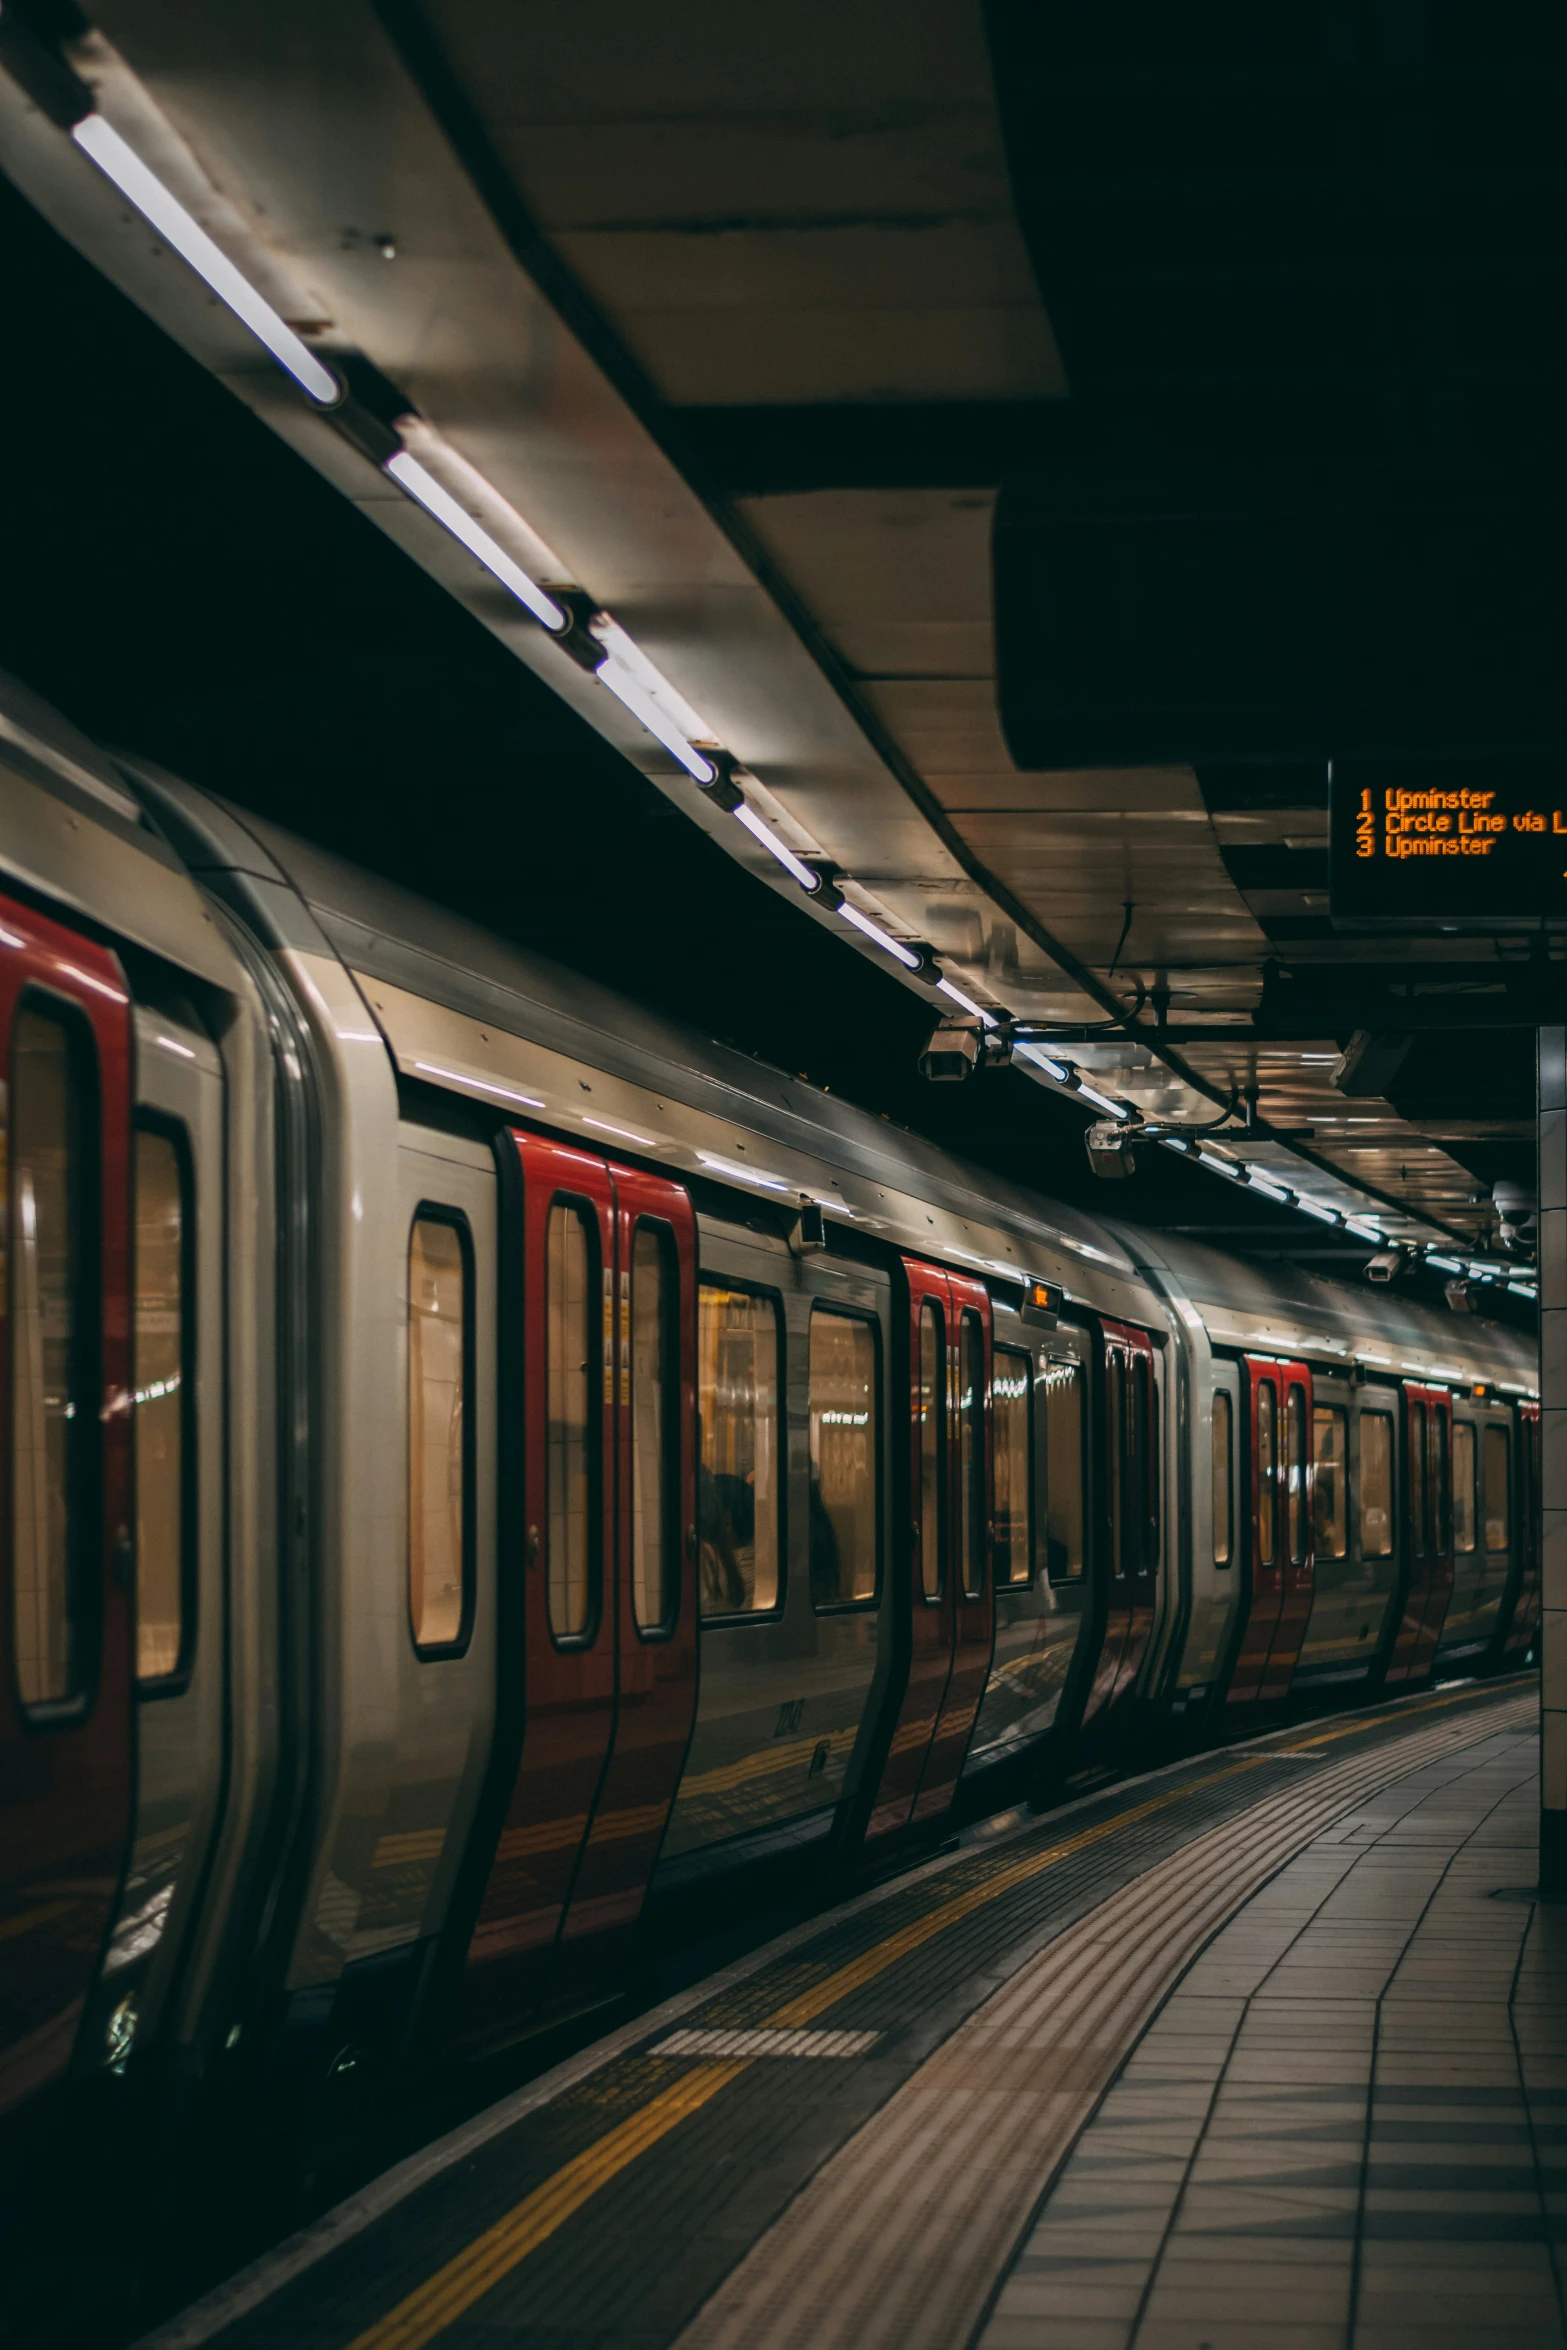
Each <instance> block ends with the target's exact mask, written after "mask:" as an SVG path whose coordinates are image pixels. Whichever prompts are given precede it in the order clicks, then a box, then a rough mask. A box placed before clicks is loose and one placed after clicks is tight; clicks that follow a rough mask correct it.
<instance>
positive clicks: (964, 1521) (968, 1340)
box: [957, 1314, 986, 1599]
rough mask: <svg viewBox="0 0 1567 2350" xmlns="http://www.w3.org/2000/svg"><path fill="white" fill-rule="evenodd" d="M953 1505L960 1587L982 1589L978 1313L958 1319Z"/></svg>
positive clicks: (971, 1594)
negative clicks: (957, 1528)
mask: <svg viewBox="0 0 1567 2350" xmlns="http://www.w3.org/2000/svg"><path fill="white" fill-rule="evenodd" d="M957 1418H958V1428H957V1435H958V1510H959V1519H960V1531H959V1535H958V1539H959V1541H960V1543H961V1544H962V1553H961V1564H962V1570H963V1590H964V1593H965V1596H966V1597H968V1598H969V1599H975V1598H977V1597H978V1595H979V1593H980V1592H981V1591H983V1590H984V1588H985V1549H986V1543H985V1515H986V1513H985V1332H984V1328H983V1326H982V1324H981V1322H980V1318H979V1316H978V1314H964V1315H962V1316H961V1317H960V1319H959V1322H958V1394H957Z"/></svg>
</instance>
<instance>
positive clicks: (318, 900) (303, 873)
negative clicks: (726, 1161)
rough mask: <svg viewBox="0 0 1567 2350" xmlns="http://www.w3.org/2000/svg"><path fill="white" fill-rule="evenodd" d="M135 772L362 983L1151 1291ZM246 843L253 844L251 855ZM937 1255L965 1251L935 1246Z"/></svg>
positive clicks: (1044, 1224) (1095, 1246)
mask: <svg viewBox="0 0 1567 2350" xmlns="http://www.w3.org/2000/svg"><path fill="white" fill-rule="evenodd" d="M130 771H131V772H132V773H134V774H135V775H136V776H137V778H138V780H139V781H140V782H141V783H142V784H143V785H144V787H148V788H150V789H151V790H152V792H153V793H154V795H155V797H156V800H157V804H158V808H159V812H160V815H162V816H163V817H164V818H165V819H166V820H172V829H173V832H174V837H175V838H176V840H177V842H178V845H179V846H180V848H181V850H182V852H183V853H184V854H186V855H187V856H188V857H189V859H190V861H191V863H192V864H193V865H195V866H197V867H200V866H201V865H202V864H203V863H207V864H209V865H210V863H211V862H212V858H213V853H214V852H213V848H212V846H211V845H209V846H208V847H207V848H206V849H205V850H204V849H203V848H202V847H201V845H200V843H199V842H198V841H197V840H196V839H195V838H194V837H193V833H192V829H191V821H192V820H193V819H195V818H197V817H198V815H199V813H200V811H201V804H202V803H205V804H206V805H207V806H208V807H210V809H211V811H212V814H213V815H214V816H215V817H219V818H221V820H222V823H223V832H222V836H221V838H222V853H223V857H224V861H225V862H229V861H230V860H233V861H236V862H237V861H239V860H242V859H244V858H246V857H247V856H248V858H249V869H250V870H251V871H252V873H253V874H254V876H255V877H256V878H257V879H259V880H262V881H268V882H275V881H277V880H286V881H287V882H288V883H289V884H290V885H291V886H292V888H293V889H294V890H295V891H296V892H297V894H298V896H299V898H300V899H301V900H302V901H303V902H304V904H305V906H306V907H308V909H309V911H310V914H311V915H312V916H313V917H314V920H315V922H316V923H317V924H319V926H320V930H321V932H322V933H323V934H324V937H325V938H326V940H327V941H328V942H329V943H330V945H331V946H332V948H333V949H334V950H335V952H336V953H337V955H338V956H339V957H340V958H341V960H342V961H343V963H344V964H345V965H346V966H347V967H348V968H349V969H350V970H352V971H354V972H356V973H358V974H360V975H361V976H363V977H368V978H369V979H372V980H379V981H383V982H385V983H386V985H387V986H388V987H389V988H391V989H397V990H404V991H407V992H408V993H409V994H411V995H414V996H417V997H419V998H422V999H423V1000H425V1001H427V1002H431V1003H435V1004H440V1005H444V1006H446V1007H447V1008H449V1009H450V1010H452V1011H454V1012H457V1013H461V1014H463V1015H465V1016H466V1017H467V1018H468V1019H469V1020H472V1021H478V1022H482V1023H485V1024H486V1025H487V1026H488V1027H489V1028H492V1029H500V1030H504V1031H506V1032H507V1033H508V1034H510V1035H512V1036H516V1037H521V1038H524V1039H527V1040H530V1041H532V1042H534V1043H536V1044H538V1045H540V1046H544V1047H548V1048H549V1049H550V1050H551V1051H553V1052H555V1053H562V1054H565V1055H568V1056H570V1057H571V1058H573V1059H574V1060H576V1061H578V1062H580V1063H581V1064H582V1065H583V1066H585V1067H591V1068H596V1069H599V1070H602V1071H604V1072H605V1073H606V1074H608V1075H611V1076H616V1077H620V1078H623V1079H625V1080H627V1081H628V1082H630V1083H633V1084H635V1085H637V1086H639V1087H641V1088H643V1089H656V1090H657V1091H659V1092H661V1093H663V1094H666V1095H668V1096H669V1097H671V1098H673V1099H675V1100H677V1101H680V1102H683V1103H685V1104H687V1105H688V1106H689V1107H691V1108H692V1109H695V1110H697V1111H700V1112H703V1113H706V1114H707V1115H709V1116H711V1117H712V1118H714V1119H715V1120H718V1121H721V1122H722V1123H723V1124H724V1125H725V1126H726V1127H730V1126H737V1127H740V1128H741V1129H742V1130H744V1131H745V1132H747V1133H750V1134H754V1135H755V1136H757V1137H758V1138H760V1139H763V1140H766V1141H768V1142H771V1143H774V1144H776V1145H777V1146H778V1147H779V1148H780V1149H782V1150H792V1151H795V1152H797V1153H804V1154H806V1155H808V1156H809V1157H810V1158H812V1159H814V1160H816V1161H818V1162H821V1163H823V1164H825V1165H828V1166H832V1167H834V1168H837V1169H840V1170H843V1171H844V1172H846V1173H851V1174H853V1175H854V1176H857V1177H858V1178H860V1180H861V1181H862V1183H866V1184H872V1185H877V1186H886V1187H888V1188H889V1189H895V1190H896V1191H897V1192H898V1193H900V1194H904V1195H915V1196H918V1197H919V1198H922V1199H924V1200H927V1201H929V1202H930V1203H931V1204H932V1205H933V1206H935V1207H938V1208H941V1209H944V1210H945V1211H946V1212H947V1213H948V1215H950V1216H952V1217H956V1218H959V1219H965V1220H970V1221H977V1222H978V1223H979V1224H981V1225H983V1226H988V1227H992V1228H993V1227H995V1226H997V1225H998V1224H999V1225H1004V1226H1006V1227H1008V1228H1010V1229H1011V1230H1013V1231H1014V1232H1016V1233H1018V1234H1019V1235H1021V1236H1022V1237H1023V1238H1024V1239H1026V1240H1028V1241H1032V1242H1036V1243H1038V1244H1039V1245H1040V1248H1042V1249H1043V1250H1044V1251H1045V1252H1047V1253H1048V1254H1049V1255H1050V1256H1051V1257H1055V1258H1059V1257H1061V1256H1063V1255H1064V1256H1065V1257H1067V1258H1069V1259H1075V1260H1077V1263H1078V1265H1079V1267H1080V1268H1081V1270H1082V1274H1083V1276H1084V1277H1085V1278H1087V1277H1089V1276H1090V1274H1091V1273H1092V1272H1093V1271H1096V1270H1097V1271H1098V1272H1099V1273H1100V1274H1101V1275H1108V1276H1111V1277H1112V1278H1115V1277H1119V1279H1120V1280H1121V1281H1123V1282H1126V1281H1130V1282H1133V1283H1135V1284H1136V1285H1137V1287H1139V1288H1143V1287H1144V1286H1145V1282H1144V1279H1143V1276H1142V1275H1141V1274H1140V1273H1139V1272H1138V1269H1137V1265H1136V1260H1135V1259H1134V1258H1133V1257H1132V1256H1131V1255H1130V1254H1129V1253H1128V1250H1127V1248H1126V1245H1125V1243H1124V1241H1123V1240H1122V1238H1121V1237H1120V1235H1119V1234H1118V1233H1117V1232H1116V1231H1115V1230H1114V1229H1113V1228H1112V1227H1111V1226H1110V1225H1109V1224H1108V1223H1103V1222H1100V1221H1099V1220H1097V1219H1095V1218H1093V1217H1091V1216H1087V1215H1084V1214H1083V1213H1082V1212H1081V1211H1080V1210H1078V1209H1075V1208H1070V1207H1067V1206H1064V1205H1062V1204H1061V1203H1059V1202H1057V1201H1053V1200H1049V1199H1047V1198H1045V1197H1043V1196H1042V1195H1040V1194H1038V1193H1035V1192H1031V1191H1028V1190H1025V1189H1024V1188H1022V1187H1021V1186H1019V1185H1017V1184H1013V1183H1009V1182H1008V1181H1006V1179H1005V1178H1003V1177H1000V1176H994V1175H991V1174H989V1173H988V1172H986V1171H984V1170H981V1169H978V1168H975V1167H971V1166H969V1165H967V1164H965V1162H964V1161H962V1160H960V1159H956V1158H954V1157H952V1156H951V1155H949V1154H948V1153H947V1152H945V1151H943V1150H941V1149H940V1148H939V1147H938V1146H937V1145H936V1144H934V1143H931V1142H928V1141H926V1140H925V1139H924V1137H922V1136H920V1135H914V1134H909V1133H906V1132H905V1131H904V1130H903V1129H902V1128H900V1127H896V1126H893V1125H891V1124H890V1123H889V1122H888V1121H886V1120H884V1119H881V1118H877V1117H874V1116H873V1115H872V1114H871V1113H870V1112H869V1111H866V1110H862V1109H859V1108H857V1107H856V1106H855V1105H854V1104H853V1103H852V1102H848V1101H844V1100H842V1099H841V1098H840V1097H838V1096H837V1095H835V1094H830V1093H825V1092H823V1091H822V1090H821V1089H820V1088H818V1087H815V1086H811V1085H808V1084H806V1083H805V1082H804V1081H803V1080H802V1079H798V1078H792V1077H789V1076H787V1075H786V1074H785V1073H784V1072H783V1071H781V1070H778V1069H774V1068H773V1067H771V1066H770V1065H769V1064H768V1063H766V1062H764V1061H760V1060H757V1059H754V1058H753V1057H751V1056H750V1055H748V1054H746V1053H743V1052H740V1051H737V1050H736V1049H735V1048H734V1047H732V1046H729V1045H724V1044H720V1043H718V1042H717V1041H716V1040H715V1039H713V1038H711V1037H708V1036H704V1035H703V1034H702V1033H701V1032H700V1030H697V1029H694V1028H689V1027H687V1026H685V1025H684V1024H683V1023H681V1022H679V1021H676V1020H673V1019H669V1018H666V1017H665V1016H663V1015H662V1014H659V1013H655V1012H651V1011H648V1010H647V1009H646V1008H645V1007H644V1006H642V1005H639V1004H637V1003H635V1002H633V1001H632V1000H630V999H629V998H627V997H625V996H622V995H620V994H618V993H616V992H615V991H614V990H612V989H610V988H607V987H604V986H602V985H601V984H599V983H598V982H597V981H594V980H591V979H586V978H584V977H582V976H581V975H580V974H579V973H577V972H575V971H570V970H567V969H566V968H564V967H563V966H562V965H560V964H556V963H552V962H550V961H549V960H548V959H547V958H546V957H544V956H541V955H536V954H534V953H532V952H530V951H529V950H528V949H526V948H523V947H518V946H514V945H512V944H511V943H510V942H509V941H507V940H504V939H501V938H498V937H496V936H495V934H494V933H493V932H490V931H487V930H485V929H483V928H482V927H481V926H480V925H478V924H476V923H473V922H470V921H467V920H466V919H464V918H463V917H462V916H460V915H456V914H453V913H451V912H450V911H448V910H447V909H446V908H444V907H442V906H438V905H434V904H432V903H430V902H428V901H427V900H425V899H422V898H420V897H418V896H417V895H416V894H415V893H413V892H412V891H409V890H406V889H403V888H402V887H401V886H400V885H398V884H396V883H393V882H389V881H384V880H382V879H380V878H379V877H378V876H376V875H374V874H370V873H366V872H364V871H363V870H361V869H360V868H359V867H357V866H355V865H352V864H350V863H349V862H348V861H347V860H346V859H343V858H340V857H337V856H334V855H332V854H330V853H329V852H327V851H325V850H323V849H319V848H317V847H315V846H314V845H313V844H312V843H310V842H308V841H304V840H301V839H299V838H298V837H297V836H295V835H293V834H290V833H288V832H286V831H284V830H283V829H282V828H281V827H280V826H277V825H273V824H271V823H268V822H267V821H265V820H264V819H262V818H260V817H256V816H252V815H250V814H249V813H248V812H246V811H243V810H241V809H238V808H235V807H231V806H229V805H228V803H226V802H222V801H218V800H215V799H213V798H211V796H210V795H207V794H198V793H195V792H193V791H192V790H191V788H190V787H189V786H181V785H178V784H176V783H175V782H174V781H173V779H171V778H168V777H165V776H161V775H159V774H158V773H157V772H156V771H155V770H153V769H150V768H141V767H136V768H133V769H131V770H130ZM182 817H183V819H184V821H183V822H182V821H181V818H182ZM241 833H243V835H245V836H248V840H249V843H250V846H249V848H248V849H247V846H246V844H245V841H244V840H242V839H241V838H240V834H241ZM217 837H218V836H217V835H213V836H212V838H213V839H214V840H215V839H216V838H217ZM480 1090H481V1091H482V1088H481V1089H480ZM936 1253H939V1254H943V1255H948V1254H956V1255H958V1256H959V1257H961V1256H962V1254H963V1252H962V1250H961V1249H957V1250H954V1249H952V1248H950V1247H948V1246H942V1245H941V1244H940V1243H939V1242H938V1243H937V1244H936ZM1035 1253H1036V1260H1037V1257H1038V1251H1037V1250H1036V1252H1035ZM986 1269H987V1270H995V1271H997V1272H1000V1273H1003V1274H1008V1273H1010V1275H1011V1277H1012V1278H1014V1279H1019V1278H1021V1277H1022V1276H1023V1274H1024V1273H1025V1272H1028V1271H1032V1272H1034V1273H1036V1274H1040V1275H1044V1274H1045V1273H1046V1271H1047V1267H1046V1265H1045V1264H1044V1263H1042V1262H1039V1261H1033V1262H1029V1261H1028V1260H1027V1259H1024V1260H1019V1261H1015V1262H1014V1263H1013V1264H1012V1265H1010V1266H1007V1265H1004V1264H1003V1265H997V1266H995V1267H990V1266H988V1265H987V1267H986ZM1074 1286H1081V1284H1080V1283H1079V1284H1075V1285H1074Z"/></svg>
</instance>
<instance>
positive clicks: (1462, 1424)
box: [1453, 1420, 1475, 1550]
mask: <svg viewBox="0 0 1567 2350" xmlns="http://www.w3.org/2000/svg"><path fill="white" fill-rule="evenodd" d="M1474 1546H1475V1432H1474V1422H1473V1421H1472V1420H1455V1421H1454V1422H1453V1548H1454V1549H1455V1550H1473V1548H1474Z"/></svg>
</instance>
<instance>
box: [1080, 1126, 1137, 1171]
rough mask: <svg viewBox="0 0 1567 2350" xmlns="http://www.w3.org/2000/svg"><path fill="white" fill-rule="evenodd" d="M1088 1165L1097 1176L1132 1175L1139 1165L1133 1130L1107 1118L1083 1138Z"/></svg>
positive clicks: (1092, 1127) (1091, 1127)
mask: <svg viewBox="0 0 1567 2350" xmlns="http://www.w3.org/2000/svg"><path fill="white" fill-rule="evenodd" d="M1083 1142H1084V1145H1085V1146H1086V1148H1087V1151H1088V1164H1089V1165H1090V1167H1092V1169H1093V1171H1094V1173H1095V1174H1096V1175H1106V1176H1118V1175H1130V1174H1131V1173H1132V1171H1133V1169H1134V1168H1135V1166H1136V1165H1137V1154H1136V1151H1135V1149H1134V1147H1133V1141H1132V1133H1131V1129H1130V1128H1129V1127H1126V1126H1118V1125H1117V1124H1116V1123H1115V1121H1114V1120H1113V1119H1109V1118H1105V1119H1102V1120H1101V1121H1100V1123H1099V1124H1098V1125H1097V1126H1090V1127H1089V1129H1088V1132H1087V1133H1086V1134H1085V1135H1084V1136H1083Z"/></svg>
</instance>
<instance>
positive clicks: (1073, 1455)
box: [1045, 1359, 1085, 1583]
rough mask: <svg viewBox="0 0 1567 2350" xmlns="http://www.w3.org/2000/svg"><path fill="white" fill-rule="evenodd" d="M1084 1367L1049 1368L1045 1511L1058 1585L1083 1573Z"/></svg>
mask: <svg viewBox="0 0 1567 2350" xmlns="http://www.w3.org/2000/svg"><path fill="white" fill-rule="evenodd" d="M1084 1435H1085V1425H1084V1418H1083V1366H1082V1364H1081V1363H1068V1362H1062V1361H1060V1360H1059V1359H1058V1360H1055V1361H1052V1362H1051V1363H1049V1364H1047V1366H1046V1369H1045V1509H1046V1523H1047V1526H1048V1529H1049V1531H1048V1534H1047V1537H1046V1539H1047V1541H1048V1544H1049V1551H1048V1557H1049V1562H1050V1580H1051V1582H1052V1583H1070V1582H1072V1581H1073V1580H1074V1579H1075V1578H1076V1577H1078V1576H1080V1575H1081V1574H1082V1572H1083V1485H1084V1478H1083V1440H1084Z"/></svg>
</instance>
